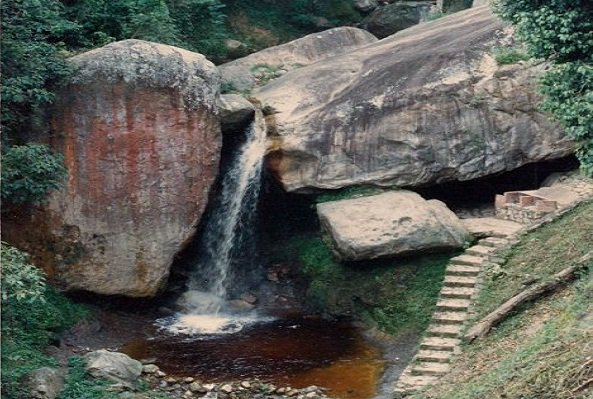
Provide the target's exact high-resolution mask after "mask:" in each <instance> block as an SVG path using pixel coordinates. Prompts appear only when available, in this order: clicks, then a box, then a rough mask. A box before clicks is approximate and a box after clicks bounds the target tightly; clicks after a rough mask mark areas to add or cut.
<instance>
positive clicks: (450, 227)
mask: <svg viewBox="0 0 593 399" xmlns="http://www.w3.org/2000/svg"><path fill="white" fill-rule="evenodd" d="M317 213H318V215H319V219H320V221H321V224H322V226H323V228H324V229H325V231H327V232H328V233H329V235H330V236H331V238H332V241H333V245H334V250H335V252H336V254H337V255H338V257H339V258H340V259H342V260H346V261H356V260H364V259H375V258H380V257H389V256H396V255H402V254H408V253H413V252H422V251H428V250H438V249H451V248H460V247H462V246H463V244H464V243H465V242H466V240H468V239H469V238H470V235H469V233H468V231H467V230H466V229H465V228H464V227H463V225H462V224H461V222H460V220H459V219H458V218H457V216H456V215H455V214H454V213H453V212H452V211H451V210H449V209H448V208H447V207H446V206H445V204H443V203H442V202H440V201H437V200H430V201H426V200H425V199H423V198H422V197H421V196H420V195H418V194H416V193H414V192H411V191H405V190H401V191H392V192H386V193H383V194H379V195H373V196H369V197H363V198H354V199H348V200H342V201H333V202H325V203H321V204H318V205H317Z"/></svg>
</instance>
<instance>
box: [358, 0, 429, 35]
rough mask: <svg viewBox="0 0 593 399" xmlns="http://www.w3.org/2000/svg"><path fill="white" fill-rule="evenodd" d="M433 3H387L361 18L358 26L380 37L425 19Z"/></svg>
mask: <svg viewBox="0 0 593 399" xmlns="http://www.w3.org/2000/svg"><path fill="white" fill-rule="evenodd" d="M433 5H434V2H432V1H420V2H413V3H399V2H398V3H391V4H387V5H385V6H383V7H379V8H376V9H375V10H374V11H373V12H372V13H371V14H370V15H369V16H368V17H366V18H365V19H363V20H362V22H361V23H360V27H361V28H363V29H366V30H368V31H369V32H371V33H372V34H373V35H375V36H377V37H378V38H379V39H382V38H384V37H387V36H389V35H393V34H394V33H395V32H399V31H400V30H403V29H406V28H409V27H410V26H413V25H416V24H418V23H420V21H424V20H426V19H427V18H428V16H429V15H430V11H431V8H432V7H433Z"/></svg>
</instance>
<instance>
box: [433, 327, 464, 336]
mask: <svg viewBox="0 0 593 399" xmlns="http://www.w3.org/2000/svg"><path fill="white" fill-rule="evenodd" d="M462 329H463V326H462V325H461V324H431V325H430V326H428V329H427V330H426V333H427V334H428V335H429V336H432V337H444V338H458V337H459V336H460V335H461V330H462Z"/></svg>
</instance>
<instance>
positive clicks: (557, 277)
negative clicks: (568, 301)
mask: <svg viewBox="0 0 593 399" xmlns="http://www.w3.org/2000/svg"><path fill="white" fill-rule="evenodd" d="M591 259H593V252H589V253H588V254H586V255H585V256H583V257H582V258H581V259H579V260H578V261H577V264H576V265H574V266H571V267H567V268H566V269H564V270H562V271H560V272H558V273H556V274H554V275H553V276H552V280H550V281H548V282H545V283H541V284H537V285H534V286H532V287H530V288H527V289H526V290H524V291H522V292H520V293H519V294H517V295H515V296H514V297H512V298H511V299H509V300H508V301H506V302H505V303H503V304H502V305H500V306H499V307H498V308H496V309H495V310H494V311H493V312H491V313H490V314H488V315H487V316H486V317H484V318H483V319H482V320H480V321H479V322H478V323H477V324H476V325H475V326H473V327H472V328H470V329H469V331H468V332H467V333H466V334H465V335H464V336H463V340H464V341H465V342H472V341H473V340H475V339H476V338H482V337H484V336H486V334H488V332H489V331H490V329H491V328H492V327H494V326H495V325H497V324H498V323H500V322H501V321H503V320H504V319H506V318H507V317H508V316H509V315H510V314H511V313H512V312H513V311H514V310H515V309H516V308H517V307H518V306H520V305H522V304H524V303H526V302H529V301H533V300H534V299H537V298H539V297H541V296H543V295H545V294H548V293H551V292H554V291H556V290H558V289H559V288H560V287H562V286H564V285H565V284H566V283H568V282H570V281H572V280H574V279H576V278H577V275H578V273H579V272H580V271H582V270H584V269H586V268H587V262H588V261H590V260H591Z"/></svg>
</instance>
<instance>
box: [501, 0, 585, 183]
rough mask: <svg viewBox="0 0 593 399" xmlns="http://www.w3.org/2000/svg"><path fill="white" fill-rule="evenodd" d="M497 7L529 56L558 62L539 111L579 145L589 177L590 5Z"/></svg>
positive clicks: (508, 3)
mask: <svg viewBox="0 0 593 399" xmlns="http://www.w3.org/2000/svg"><path fill="white" fill-rule="evenodd" d="M496 8H497V10H498V13H499V15H500V16H501V17H503V18H504V19H506V20H508V21H510V22H511V23H512V24H513V25H515V28H516V32H517V35H518V37H519V38H520V39H522V40H523V41H524V42H525V44H526V45H527V48H528V52H529V54H530V55H531V56H534V57H537V58H545V59H548V60H551V61H552V62H554V63H555V64H557V66H556V67H555V68H552V69H551V70H550V71H549V72H548V73H547V74H546V75H544V77H543V79H542V84H541V91H542V92H543V93H544V94H545V95H546V101H545V102H544V109H545V110H547V111H550V112H551V113H552V115H553V116H554V117H555V118H556V119H557V120H558V121H559V122H561V123H562V124H563V125H564V127H565V128H566V129H567V131H568V134H569V135H570V136H571V137H572V138H574V139H575V140H576V141H577V142H578V143H579V149H578V151H577V156H578V158H579V160H580V162H581V165H582V167H583V170H584V171H585V172H586V173H587V174H589V175H593V113H592V112H591V109H592V103H593V69H592V68H593V2H591V1H590V0H499V1H498V3H497V6H496Z"/></svg>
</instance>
